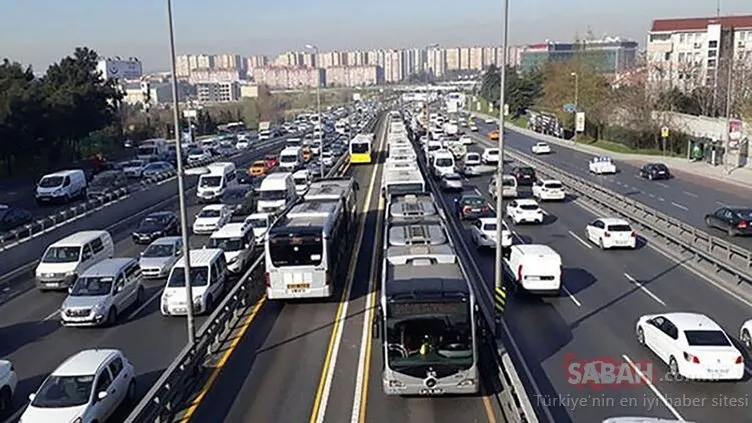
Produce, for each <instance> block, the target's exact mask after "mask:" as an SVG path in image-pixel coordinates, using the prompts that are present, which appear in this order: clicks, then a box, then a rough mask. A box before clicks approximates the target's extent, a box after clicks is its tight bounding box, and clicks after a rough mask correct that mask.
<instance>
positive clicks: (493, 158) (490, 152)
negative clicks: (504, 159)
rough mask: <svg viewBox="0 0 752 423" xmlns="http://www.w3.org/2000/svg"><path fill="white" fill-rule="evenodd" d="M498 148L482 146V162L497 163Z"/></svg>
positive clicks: (498, 156)
mask: <svg viewBox="0 0 752 423" xmlns="http://www.w3.org/2000/svg"><path fill="white" fill-rule="evenodd" d="M499 158H500V155H499V149H498V148H484V149H483V154H482V155H481V161H482V162H483V164H487V165H495V164H498V163H499Z"/></svg>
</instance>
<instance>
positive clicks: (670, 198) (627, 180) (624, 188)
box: [476, 119, 752, 249]
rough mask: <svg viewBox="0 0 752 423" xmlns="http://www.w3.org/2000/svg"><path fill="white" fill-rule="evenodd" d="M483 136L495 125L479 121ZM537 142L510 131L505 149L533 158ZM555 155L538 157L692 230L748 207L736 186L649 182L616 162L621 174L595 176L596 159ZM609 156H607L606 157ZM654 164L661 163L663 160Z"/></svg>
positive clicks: (678, 179)
mask: <svg viewBox="0 0 752 423" xmlns="http://www.w3.org/2000/svg"><path fill="white" fill-rule="evenodd" d="M476 121H477V122H478V127H479V129H480V134H481V135H484V134H486V133H488V131H489V130H490V129H491V126H492V125H488V124H485V123H484V122H483V121H482V120H480V119H476ZM536 142H538V140H536V139H535V138H532V137H529V136H527V135H523V134H521V133H518V132H515V131H512V130H509V129H507V131H506V138H505V143H506V144H505V147H506V148H511V149H513V150H518V151H520V152H523V153H526V154H531V152H530V148H531V147H532V146H533V145H534V144H535V143H536ZM551 149H552V151H553V154H550V155H547V156H538V158H539V159H541V160H544V161H546V162H547V163H549V164H551V165H553V166H555V167H557V168H559V169H562V170H564V171H567V172H569V173H572V174H574V175H577V176H579V177H582V178H585V179H588V180H590V181H593V182H596V183H598V184H600V185H601V186H603V187H606V188H609V189H611V190H613V191H615V192H617V193H619V194H622V195H626V196H629V197H631V198H632V199H634V200H636V201H639V202H641V203H643V204H645V205H646V206H649V207H651V208H654V209H656V210H659V211H662V212H664V213H666V214H668V215H670V216H674V217H676V218H677V219H680V220H682V221H684V222H686V223H688V224H690V225H692V226H695V227H697V228H702V229H706V226H705V222H704V218H705V214H707V213H712V212H714V211H715V210H717V209H718V208H720V207H723V206H725V205H732V206H747V207H748V206H749V205H750V200H749V192H748V191H747V192H745V191H744V190H741V189H737V190H736V191H737V192H736V193H735V192H734V191H735V190H734V188H731V187H733V186H723V185H724V184H721V183H718V182H715V181H714V180H712V179H707V178H702V177H697V176H694V175H691V174H687V173H682V172H675V174H676V175H675V177H674V178H672V179H670V180H667V181H649V180H647V179H643V178H641V177H639V175H638V172H639V168H637V167H635V166H633V165H631V164H628V163H625V162H622V161H618V160H616V161H615V162H616V167H617V171H618V173H617V174H615V175H594V174H591V173H590V172H588V162H589V161H590V159H591V158H593V157H594V155H591V154H587V153H583V152H581V151H578V150H574V149H570V148H566V147H562V146H559V145H555V144H552V145H551ZM605 155H607V154H605ZM655 161H657V162H660V157H656V158H655ZM706 230H707V231H708V232H710V233H711V234H713V235H715V236H717V237H719V238H723V239H726V240H728V241H731V242H733V243H735V244H737V245H740V246H742V247H745V248H748V249H752V238H743V237H729V236H728V235H727V234H726V233H725V232H722V231H719V230H717V229H706Z"/></svg>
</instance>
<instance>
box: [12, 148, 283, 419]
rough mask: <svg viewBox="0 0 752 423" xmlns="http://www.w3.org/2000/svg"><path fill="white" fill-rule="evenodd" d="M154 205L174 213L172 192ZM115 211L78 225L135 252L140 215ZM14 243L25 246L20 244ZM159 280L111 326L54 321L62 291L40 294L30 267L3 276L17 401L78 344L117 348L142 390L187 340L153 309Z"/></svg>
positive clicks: (123, 253)
mask: <svg viewBox="0 0 752 423" xmlns="http://www.w3.org/2000/svg"><path fill="white" fill-rule="evenodd" d="M280 143H281V140H280V141H278V142H273V143H270V144H267V145H266V147H263V148H260V149H258V150H256V153H254V154H251V155H250V157H248V155H244V156H245V157H244V160H243V161H242V162H239V163H238V165H244V166H245V165H247V163H248V162H249V161H250V160H253V159H256V158H258V157H260V156H262V155H263V154H265V153H266V152H267V151H269V150H273V149H275V148H277V146H278V145H279V144H280ZM194 178H195V177H194ZM194 185H195V184H188V186H194ZM187 205H188V210H187V215H188V217H189V218H190V219H191V222H189V224H188V227H189V228H190V227H191V224H192V220H193V216H195V215H196V214H197V213H198V211H199V210H200V209H201V205H199V204H197V202H196V196H195V188H194V189H190V190H188V191H187ZM112 207H119V205H118V204H116V205H113V206H112ZM157 210H171V211H174V212H177V196H176V195H175V196H174V197H173V198H172V199H171V200H168V201H166V202H165V203H164V204H163V205H162V206H160V207H158V208H156V209H154V210H153V211H157ZM116 215H117V214H116V213H113V212H110V213H102V214H101V215H99V216H97V217H96V218H95V217H90V218H87V219H85V220H82V222H85V223H82V225H84V226H85V227H81V228H79V229H78V230H86V229H107V230H110V232H111V234H112V237H113V240H114V241H115V257H138V255H139V253H140V252H141V251H142V250H143V248H144V246H138V245H135V244H134V243H133V242H132V241H131V239H130V234H131V232H132V230H133V229H135V226H136V225H138V223H139V221H140V217H139V216H136V218H133V219H129V220H125V221H119V222H118V221H114V220H112V219H114V218H115V217H113V216H116ZM205 242H206V238H205V237H196V236H191V246H192V247H193V248H200V247H202V246H203V245H205ZM16 248H25V247H24V246H23V245H22V246H19V247H16ZM34 259H38V257H34ZM16 265H21V263H16ZM163 285H164V280H156V281H147V282H146V283H145V287H146V295H145V301H144V303H143V304H142V305H141V306H139V307H138V308H136V309H132V310H129V311H128V313H126V315H125V317H123V318H122V319H120V321H119V322H118V324H117V325H115V326H114V327H110V328H93V329H80V328H63V327H61V326H60V324H59V323H58V315H57V313H58V308H59V307H60V304H61V303H62V301H63V299H64V298H65V295H66V294H65V293H55V292H45V293H41V292H39V291H38V290H36V289H34V280H33V272H32V271H25V272H22V273H20V274H18V275H15V276H13V277H12V278H11V279H10V280H3V287H4V289H5V290H6V291H12V292H14V293H15V294H14V295H13V296H7V295H6V297H5V298H4V302H3V303H2V304H1V305H0V314H1V315H2V316H3V318H2V323H1V324H2V335H3V336H2V339H1V340H0V356H2V357H4V358H6V359H8V360H10V361H11V362H12V363H13V365H14V366H15V369H16V372H17V374H18V376H19V380H20V382H19V387H18V390H17V395H16V404H17V406H19V407H20V406H21V405H23V404H24V403H25V401H23V400H22V399H23V398H26V396H27V395H28V394H29V393H31V392H33V391H34V390H35V389H36V388H37V387H38V386H39V384H40V382H41V381H42V380H43V378H44V377H45V376H46V375H47V374H49V372H50V371H52V370H53V369H54V368H55V367H57V366H58V365H59V364H60V363H61V362H62V361H63V360H65V359H66V358H67V357H69V356H70V355H72V354H74V353H76V352H78V351H80V350H81V349H85V348H94V347H113V348H118V349H121V350H122V351H123V352H124V353H125V355H126V357H128V358H129V359H130V360H131V361H132V362H133V364H134V366H135V368H136V372H137V374H138V378H137V384H138V387H139V394H140V395H141V394H143V393H145V391H146V390H148V389H149V388H150V387H151V384H152V383H153V382H154V381H155V380H156V379H157V378H158V377H159V375H160V373H161V372H162V371H163V370H164V369H165V368H166V367H167V366H168V365H169V363H170V362H172V360H173V359H174V357H175V355H176V354H177V353H178V352H179V351H180V350H181V349H182V347H183V346H184V345H185V343H186V342H187V335H186V328H185V319H182V318H166V317H163V316H162V315H161V314H160V313H159V311H158V307H159V296H160V294H161V289H162V287H163ZM202 322H203V320H202V318H199V319H198V321H197V326H196V327H200V325H201V324H202Z"/></svg>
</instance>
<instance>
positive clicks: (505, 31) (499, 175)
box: [494, 0, 509, 319]
mask: <svg viewBox="0 0 752 423" xmlns="http://www.w3.org/2000/svg"><path fill="white" fill-rule="evenodd" d="M503 5H504V18H503V26H502V29H501V67H500V72H499V79H500V81H499V82H500V84H499V85H500V89H499V91H500V92H499V146H498V148H499V164H498V165H497V166H496V242H497V244H498V245H496V261H495V263H494V264H495V269H494V276H495V278H494V279H495V280H494V286H495V290H496V291H497V292H499V291H503V290H504V289H505V288H504V266H503V260H504V253H503V251H502V248H501V239H502V236H503V231H502V226H503V223H504V201H503V199H502V195H501V194H502V189H503V185H504V183H503V179H504V178H503V175H504V119H505V116H504V109H505V107H504V105H505V104H506V95H505V93H504V85H505V84H506V79H507V78H506V74H507V72H506V71H507V48H508V38H509V0H503ZM498 312H500V310H497V313H498ZM497 318H499V317H497ZM499 319H500V318H499Z"/></svg>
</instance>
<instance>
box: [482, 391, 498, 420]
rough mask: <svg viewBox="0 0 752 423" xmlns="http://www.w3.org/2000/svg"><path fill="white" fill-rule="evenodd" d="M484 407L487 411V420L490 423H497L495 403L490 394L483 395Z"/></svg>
mask: <svg viewBox="0 0 752 423" xmlns="http://www.w3.org/2000/svg"><path fill="white" fill-rule="evenodd" d="M481 398H482V399H483V408H484V409H485V411H486V418H487V419H488V420H486V421H487V422H488V423H496V413H494V410H493V405H491V398H490V397H489V395H483V396H482V397H481Z"/></svg>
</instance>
